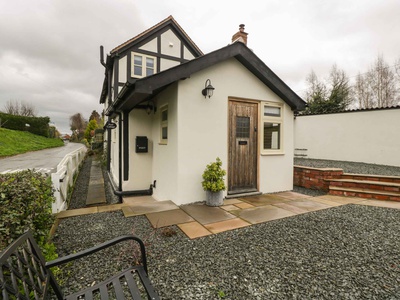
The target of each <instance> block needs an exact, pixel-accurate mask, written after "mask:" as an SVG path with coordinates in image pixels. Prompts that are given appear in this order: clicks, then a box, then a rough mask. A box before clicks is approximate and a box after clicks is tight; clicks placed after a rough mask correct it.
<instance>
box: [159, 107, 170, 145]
mask: <svg viewBox="0 0 400 300" xmlns="http://www.w3.org/2000/svg"><path fill="white" fill-rule="evenodd" d="M160 113H161V119H160V144H167V143H168V106H163V107H161V109H160Z"/></svg>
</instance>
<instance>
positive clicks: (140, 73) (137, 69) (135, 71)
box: [133, 66, 142, 76]
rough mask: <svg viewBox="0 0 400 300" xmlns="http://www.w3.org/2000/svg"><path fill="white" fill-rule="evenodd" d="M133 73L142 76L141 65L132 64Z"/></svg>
mask: <svg viewBox="0 0 400 300" xmlns="http://www.w3.org/2000/svg"><path fill="white" fill-rule="evenodd" d="M133 70H134V71H133V74H135V75H137V76H142V67H141V66H134V68H133Z"/></svg>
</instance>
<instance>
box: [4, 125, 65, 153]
mask: <svg viewBox="0 0 400 300" xmlns="http://www.w3.org/2000/svg"><path fill="white" fill-rule="evenodd" d="M63 145H64V142H63V141H62V140H61V139H50V138H45V137H43V136H39V135H36V134H32V133H30V132H25V131H17V130H9V129H5V128H0V157H4V156H11V155H16V154H21V153H25V152H29V151H35V150H41V149H46V148H54V147H60V146H63Z"/></svg>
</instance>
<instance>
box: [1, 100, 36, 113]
mask: <svg viewBox="0 0 400 300" xmlns="http://www.w3.org/2000/svg"><path fill="white" fill-rule="evenodd" d="M4 112H5V113H6V114H10V115H14V116H24V117H36V109H35V107H34V106H33V105H32V104H27V103H25V102H23V101H18V100H13V101H12V100H9V101H8V102H7V103H6V104H5V105H4Z"/></svg>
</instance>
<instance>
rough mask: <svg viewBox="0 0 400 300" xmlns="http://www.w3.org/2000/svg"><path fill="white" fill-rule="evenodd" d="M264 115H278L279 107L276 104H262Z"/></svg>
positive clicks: (279, 112)
mask: <svg viewBox="0 0 400 300" xmlns="http://www.w3.org/2000/svg"><path fill="white" fill-rule="evenodd" d="M264 116H272V117H280V116H281V108H280V107H276V106H264Z"/></svg>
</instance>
